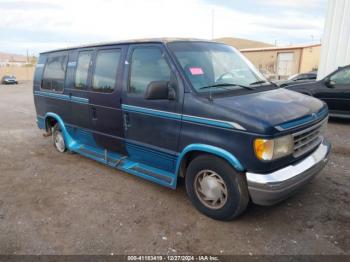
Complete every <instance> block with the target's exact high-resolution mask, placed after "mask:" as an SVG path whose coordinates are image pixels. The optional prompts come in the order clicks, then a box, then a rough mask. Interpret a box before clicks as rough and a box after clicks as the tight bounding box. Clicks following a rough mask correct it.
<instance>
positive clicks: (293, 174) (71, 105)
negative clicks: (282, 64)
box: [34, 39, 331, 220]
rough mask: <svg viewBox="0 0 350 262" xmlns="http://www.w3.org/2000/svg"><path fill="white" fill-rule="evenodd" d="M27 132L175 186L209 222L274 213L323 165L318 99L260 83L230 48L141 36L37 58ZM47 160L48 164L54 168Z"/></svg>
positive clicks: (326, 146) (325, 151) (322, 107)
mask: <svg viewBox="0 0 350 262" xmlns="http://www.w3.org/2000/svg"><path fill="white" fill-rule="evenodd" d="M34 102H35V108H36V113H37V124H38V126H39V128H40V129H43V130H44V131H45V132H46V136H52V139H53V145H54V146H55V148H56V149H57V151H58V152H60V153H64V152H65V151H71V152H76V153H79V154H81V155H83V156H85V157H88V158H91V159H94V160H96V161H98V162H100V163H103V164H106V165H108V166H111V167H113V168H116V169H118V170H121V171H125V172H127V173H130V174H133V175H136V176H139V177H141V178H144V179H147V180H149V181H152V182H155V183H158V184H160V185H163V186H166V187H169V188H172V189H175V188H176V186H177V183H178V181H179V179H183V180H184V183H185V185H186V191H187V194H188V197H189V199H190V200H191V202H192V203H193V205H194V206H195V207H196V208H197V209H198V210H199V211H200V212H202V213H203V214H205V215H207V216H209V217H211V218H214V219H219V220H230V219H233V218H236V217H237V216H239V215H240V214H241V213H242V212H243V211H244V210H245V209H246V207H247V205H248V203H249V202H250V201H251V202H253V203H255V204H259V205H272V204H275V203H277V202H279V201H281V200H283V199H285V198H287V197H289V196H290V195H291V194H293V193H294V192H295V191H297V190H298V189H299V188H301V187H302V186H303V185H305V184H307V183H308V182H309V181H310V180H311V179H312V178H313V177H314V175H315V174H317V173H319V171H320V170H321V169H322V168H323V167H324V166H325V164H326V162H327V159H328V155H329V152H330V147H331V146H330V143H329V142H328V141H327V140H326V139H325V137H324V132H325V129H326V125H327V120H328V109H327V106H326V104H325V103H323V102H322V101H320V100H318V99H316V98H313V97H309V96H306V95H303V94H299V93H296V92H293V91H289V90H286V89H280V88H277V87H276V86H275V85H274V84H272V83H270V82H268V81H267V80H266V79H265V78H264V77H263V76H262V75H261V74H260V73H259V71H257V70H256V69H255V68H254V67H253V66H252V64H251V63H250V62H249V61H248V60H246V59H245V58H244V57H243V56H242V55H241V54H240V53H239V52H238V51H237V50H235V49H234V48H233V47H231V46H228V45H224V44H221V43H216V42H210V41H201V40H184V39H151V40H139V41H124V42H116V43H106V44H96V45H89V46H80V47H76V48H67V49H60V50H55V51H51V52H44V53H41V54H40V57H39V60H38V64H37V65H36V71H35V79H34ZM52 161H54V160H52Z"/></svg>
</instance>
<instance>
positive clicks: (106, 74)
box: [92, 50, 120, 92]
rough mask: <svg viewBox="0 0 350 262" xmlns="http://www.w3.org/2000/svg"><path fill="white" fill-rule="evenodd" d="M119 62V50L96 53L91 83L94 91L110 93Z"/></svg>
mask: <svg viewBox="0 0 350 262" xmlns="http://www.w3.org/2000/svg"><path fill="white" fill-rule="evenodd" d="M119 60H120V50H105V51H99V52H98V53H97V57H96V66H95V71H94V76H93V83H92V88H93V89H94V90H95V91H100V92H112V91H113V90H114V85H115V80H116V75H117V70H118V64H119Z"/></svg>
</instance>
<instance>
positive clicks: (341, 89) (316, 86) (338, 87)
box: [287, 65, 350, 118]
mask: <svg viewBox="0 0 350 262" xmlns="http://www.w3.org/2000/svg"><path fill="white" fill-rule="evenodd" d="M287 88H288V89H290V90H293V91H297V92H300V93H303V94H307V95H310V96H313V97H317V98H319V99H321V100H323V101H324V102H326V103H327V105H328V108H329V110H330V115H331V116H336V117H343V118H350V65H348V66H345V67H339V68H338V69H337V70H335V71H334V72H333V73H331V74H329V75H328V76H326V77H325V78H324V79H322V80H320V81H316V82H313V83H304V84H300V85H295V86H288V87H287Z"/></svg>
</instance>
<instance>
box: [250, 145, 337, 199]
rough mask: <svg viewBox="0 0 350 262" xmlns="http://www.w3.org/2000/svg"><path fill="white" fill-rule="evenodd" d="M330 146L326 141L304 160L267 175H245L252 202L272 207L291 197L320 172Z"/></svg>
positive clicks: (326, 159) (325, 161)
mask: <svg viewBox="0 0 350 262" xmlns="http://www.w3.org/2000/svg"><path fill="white" fill-rule="evenodd" d="M330 149H331V144H330V143H329V142H328V141H327V140H325V139H324V140H323V142H322V143H321V144H320V145H319V146H318V148H317V149H316V150H315V151H314V152H313V153H312V154H311V155H309V156H308V157H306V158H305V159H303V160H301V161H299V162H297V163H295V164H293V165H290V166H287V167H285V168H282V169H280V170H277V171H275V172H272V173H268V174H256V173H250V172H247V173H246V177H247V182H248V190H249V194H250V197H251V199H252V201H253V202H254V203H255V204H258V205H273V204H275V203H277V202H280V201H282V200H284V199H286V198H287V197H289V196H290V195H292V194H293V193H294V192H295V191H297V189H299V188H300V187H301V186H302V185H304V184H306V183H307V182H308V181H309V180H311V179H312V178H313V177H314V176H315V175H316V174H317V173H318V172H320V171H321V170H322V169H323V167H324V166H325V165H326V163H327V161H328V155H329V152H330Z"/></svg>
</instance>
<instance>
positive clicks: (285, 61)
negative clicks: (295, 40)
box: [277, 53, 294, 76]
mask: <svg viewBox="0 0 350 262" xmlns="http://www.w3.org/2000/svg"><path fill="white" fill-rule="evenodd" d="M293 66H294V53H278V57H277V74H278V75H280V76H290V75H292V74H293Z"/></svg>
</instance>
